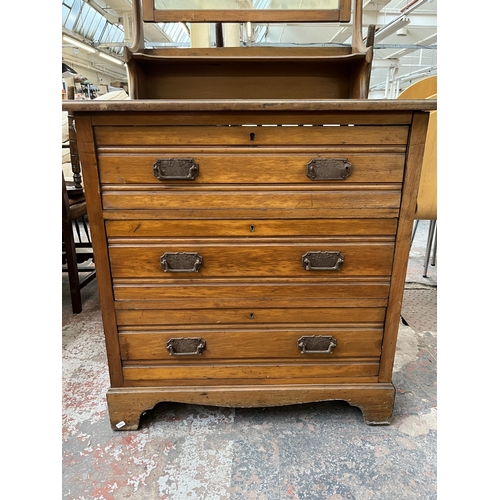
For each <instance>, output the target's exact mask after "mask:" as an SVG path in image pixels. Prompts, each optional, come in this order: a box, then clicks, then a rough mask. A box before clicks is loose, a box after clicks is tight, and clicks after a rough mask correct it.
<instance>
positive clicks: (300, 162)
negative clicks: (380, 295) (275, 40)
mask: <svg viewBox="0 0 500 500" xmlns="http://www.w3.org/2000/svg"><path fill="white" fill-rule="evenodd" d="M325 159H327V160H329V163H328V165H327V166H322V167H321V168H322V169H323V170H324V171H325V172H326V174H325V175H329V176H331V177H332V179H330V180H322V179H320V178H315V177H314V174H311V172H309V168H314V165H315V163H312V164H311V161H313V160H325ZM162 160H163V161H165V160H174V162H171V163H170V165H173V166H175V161H178V160H181V161H184V162H185V164H186V165H188V166H189V165H195V166H196V167H195V168H196V175H192V176H189V174H188V172H189V170H187V169H185V170H184V171H181V172H180V173H179V172H175V173H176V176H177V177H182V176H183V177H184V178H177V179H175V178H170V179H165V178H162V179H159V178H158V177H157V176H155V175H154V172H153V167H154V165H155V164H157V162H159V163H158V165H161V164H162V163H161V162H162ZM189 160H191V161H189ZM331 160H339V162H343V160H347V161H348V162H349V167H348V174H349V175H348V176H347V177H345V178H341V177H340V174H339V173H338V168H337V166H338V165H339V162H333V161H331ZM404 162H405V155H404V154H382V153H373V154H359V153H355V152H353V151H352V150H350V151H340V150H338V151H334V152H330V153H325V152H324V151H323V150H318V151H311V152H306V153H305V152H297V153H296V152H294V153H293V154H281V155H277V154H264V153H259V152H252V153H249V154H224V153H220V154H207V153H201V152H200V150H199V149H193V150H192V151H188V152H183V153H179V150H178V149H171V150H167V149H165V150H164V151H162V152H161V153H147V154H146V153H145V154H137V153H133V152H130V153H128V154H123V153H120V154H112V153H102V154H100V155H99V176H100V180H101V183H102V184H104V185H107V184H118V185H119V184H128V185H133V184H153V185H157V186H160V185H164V186H166V187H167V188H168V187H169V186H173V185H184V186H186V185H187V186H189V187H194V186H197V185H200V184H202V185H203V184H238V183H240V184H297V183H306V184H311V185H316V184H318V183H321V182H327V183H330V184H352V183H392V182H394V183H401V182H402V179H403V169H404ZM346 165H347V164H346ZM173 166H171V167H170V170H169V171H167V172H170V173H171V174H173V173H174V167H173ZM308 174H309V175H308ZM342 175H345V173H343V174H342ZM311 176H312V177H313V178H311ZM164 177H165V175H164ZM335 177H337V178H335Z"/></svg>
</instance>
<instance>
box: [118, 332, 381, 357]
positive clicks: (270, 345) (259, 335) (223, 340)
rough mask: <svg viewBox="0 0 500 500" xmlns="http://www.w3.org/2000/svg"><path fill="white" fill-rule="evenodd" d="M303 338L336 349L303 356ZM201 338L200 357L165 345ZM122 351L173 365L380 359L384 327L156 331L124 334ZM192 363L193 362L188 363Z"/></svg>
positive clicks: (120, 336) (121, 340)
mask: <svg viewBox="0 0 500 500" xmlns="http://www.w3.org/2000/svg"><path fill="white" fill-rule="evenodd" d="M304 335H325V336H333V337H334V338H335V339H336V341H337V346H336V347H335V348H334V349H333V351H332V353H331V354H309V355H308V354H301V353H300V351H299V349H298V348H297V341H298V339H299V338H301V337H302V336H304ZM187 336H188V337H196V338H198V337H200V338H203V339H204V340H205V341H206V350H205V351H203V353H202V354H201V355H199V356H197V355H195V356H170V355H169V352H168V351H167V349H166V347H165V346H166V343H167V342H168V340H169V339H171V338H183V337H187ZM119 339H120V349H121V354H122V359H123V360H124V361H133V360H163V361H164V362H169V363H173V364H177V363H181V364H182V363H185V362H186V361H184V359H186V360H187V359H188V358H190V359H191V360H192V359H195V361H196V362H204V361H205V360H213V359H221V360H222V359H240V360H245V359H247V360H252V359H253V360H254V361H255V360H261V361H264V360H266V359H269V358H278V359H295V360H296V361H299V360H300V362H304V363H313V362H315V361H317V360H324V361H327V362H328V361H329V360H334V359H337V358H345V357H378V356H380V348H381V343H382V328H366V329H362V328H359V329H344V330H341V329H333V328H331V329H319V330H315V329H309V328H308V329H302V330H300V329H293V330H277V329H273V328H266V330H265V331H262V330H244V331H231V330H223V331H216V330H212V331H207V330H199V331H197V330H192V331H189V332H188V333H187V332H185V331H175V330H174V331H170V332H164V331H155V332H140V333H139V332H126V331H124V332H121V333H120V335H119ZM187 362H188V363H189V362H192V361H187Z"/></svg>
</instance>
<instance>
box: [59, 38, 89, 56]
mask: <svg viewBox="0 0 500 500" xmlns="http://www.w3.org/2000/svg"><path fill="white" fill-rule="evenodd" d="M63 40H64V41H66V42H69V43H71V44H73V45H75V46H76V47H80V48H81V49H83V50H86V51H88V52H91V53H92V54H94V53H95V49H93V48H92V47H89V46H88V45H86V44H84V43H81V42H78V41H77V40H75V39H74V38H70V37H69V36H66V35H64V36H63Z"/></svg>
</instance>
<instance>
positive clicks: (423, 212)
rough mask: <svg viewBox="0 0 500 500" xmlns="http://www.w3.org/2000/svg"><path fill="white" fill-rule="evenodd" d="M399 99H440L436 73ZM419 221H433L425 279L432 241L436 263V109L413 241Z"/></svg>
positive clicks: (425, 162)
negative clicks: (438, 97)
mask: <svg viewBox="0 0 500 500" xmlns="http://www.w3.org/2000/svg"><path fill="white" fill-rule="evenodd" d="M398 99H437V76H429V77H427V78H424V79H422V80H419V81H418V82H416V83H414V84H413V85H410V86H409V87H408V88H407V89H405V90H404V91H403V92H401V94H400V95H399V97H398ZM419 220H428V221H430V224H429V236H428V238H427V249H426V254H425V263H424V274H423V276H424V278H426V277H427V269H428V266H429V260H430V255H431V249H432V246H433V244H434V249H433V256H432V261H431V265H435V263H436V249H437V111H431V113H430V116H429V126H428V128H427V139H426V142H425V150H424V158H423V163H422V174H421V177H420V184H419V188H418V195H417V210H416V212H415V224H414V227H413V234H412V242H413V238H414V236H415V232H416V229H417V226H418V221H419Z"/></svg>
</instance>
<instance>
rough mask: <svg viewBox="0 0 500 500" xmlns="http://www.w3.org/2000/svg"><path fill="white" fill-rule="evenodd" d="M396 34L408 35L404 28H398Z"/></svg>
mask: <svg viewBox="0 0 500 500" xmlns="http://www.w3.org/2000/svg"><path fill="white" fill-rule="evenodd" d="M396 35H397V36H408V30H407V29H406V28H400V29H398V31H396Z"/></svg>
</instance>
